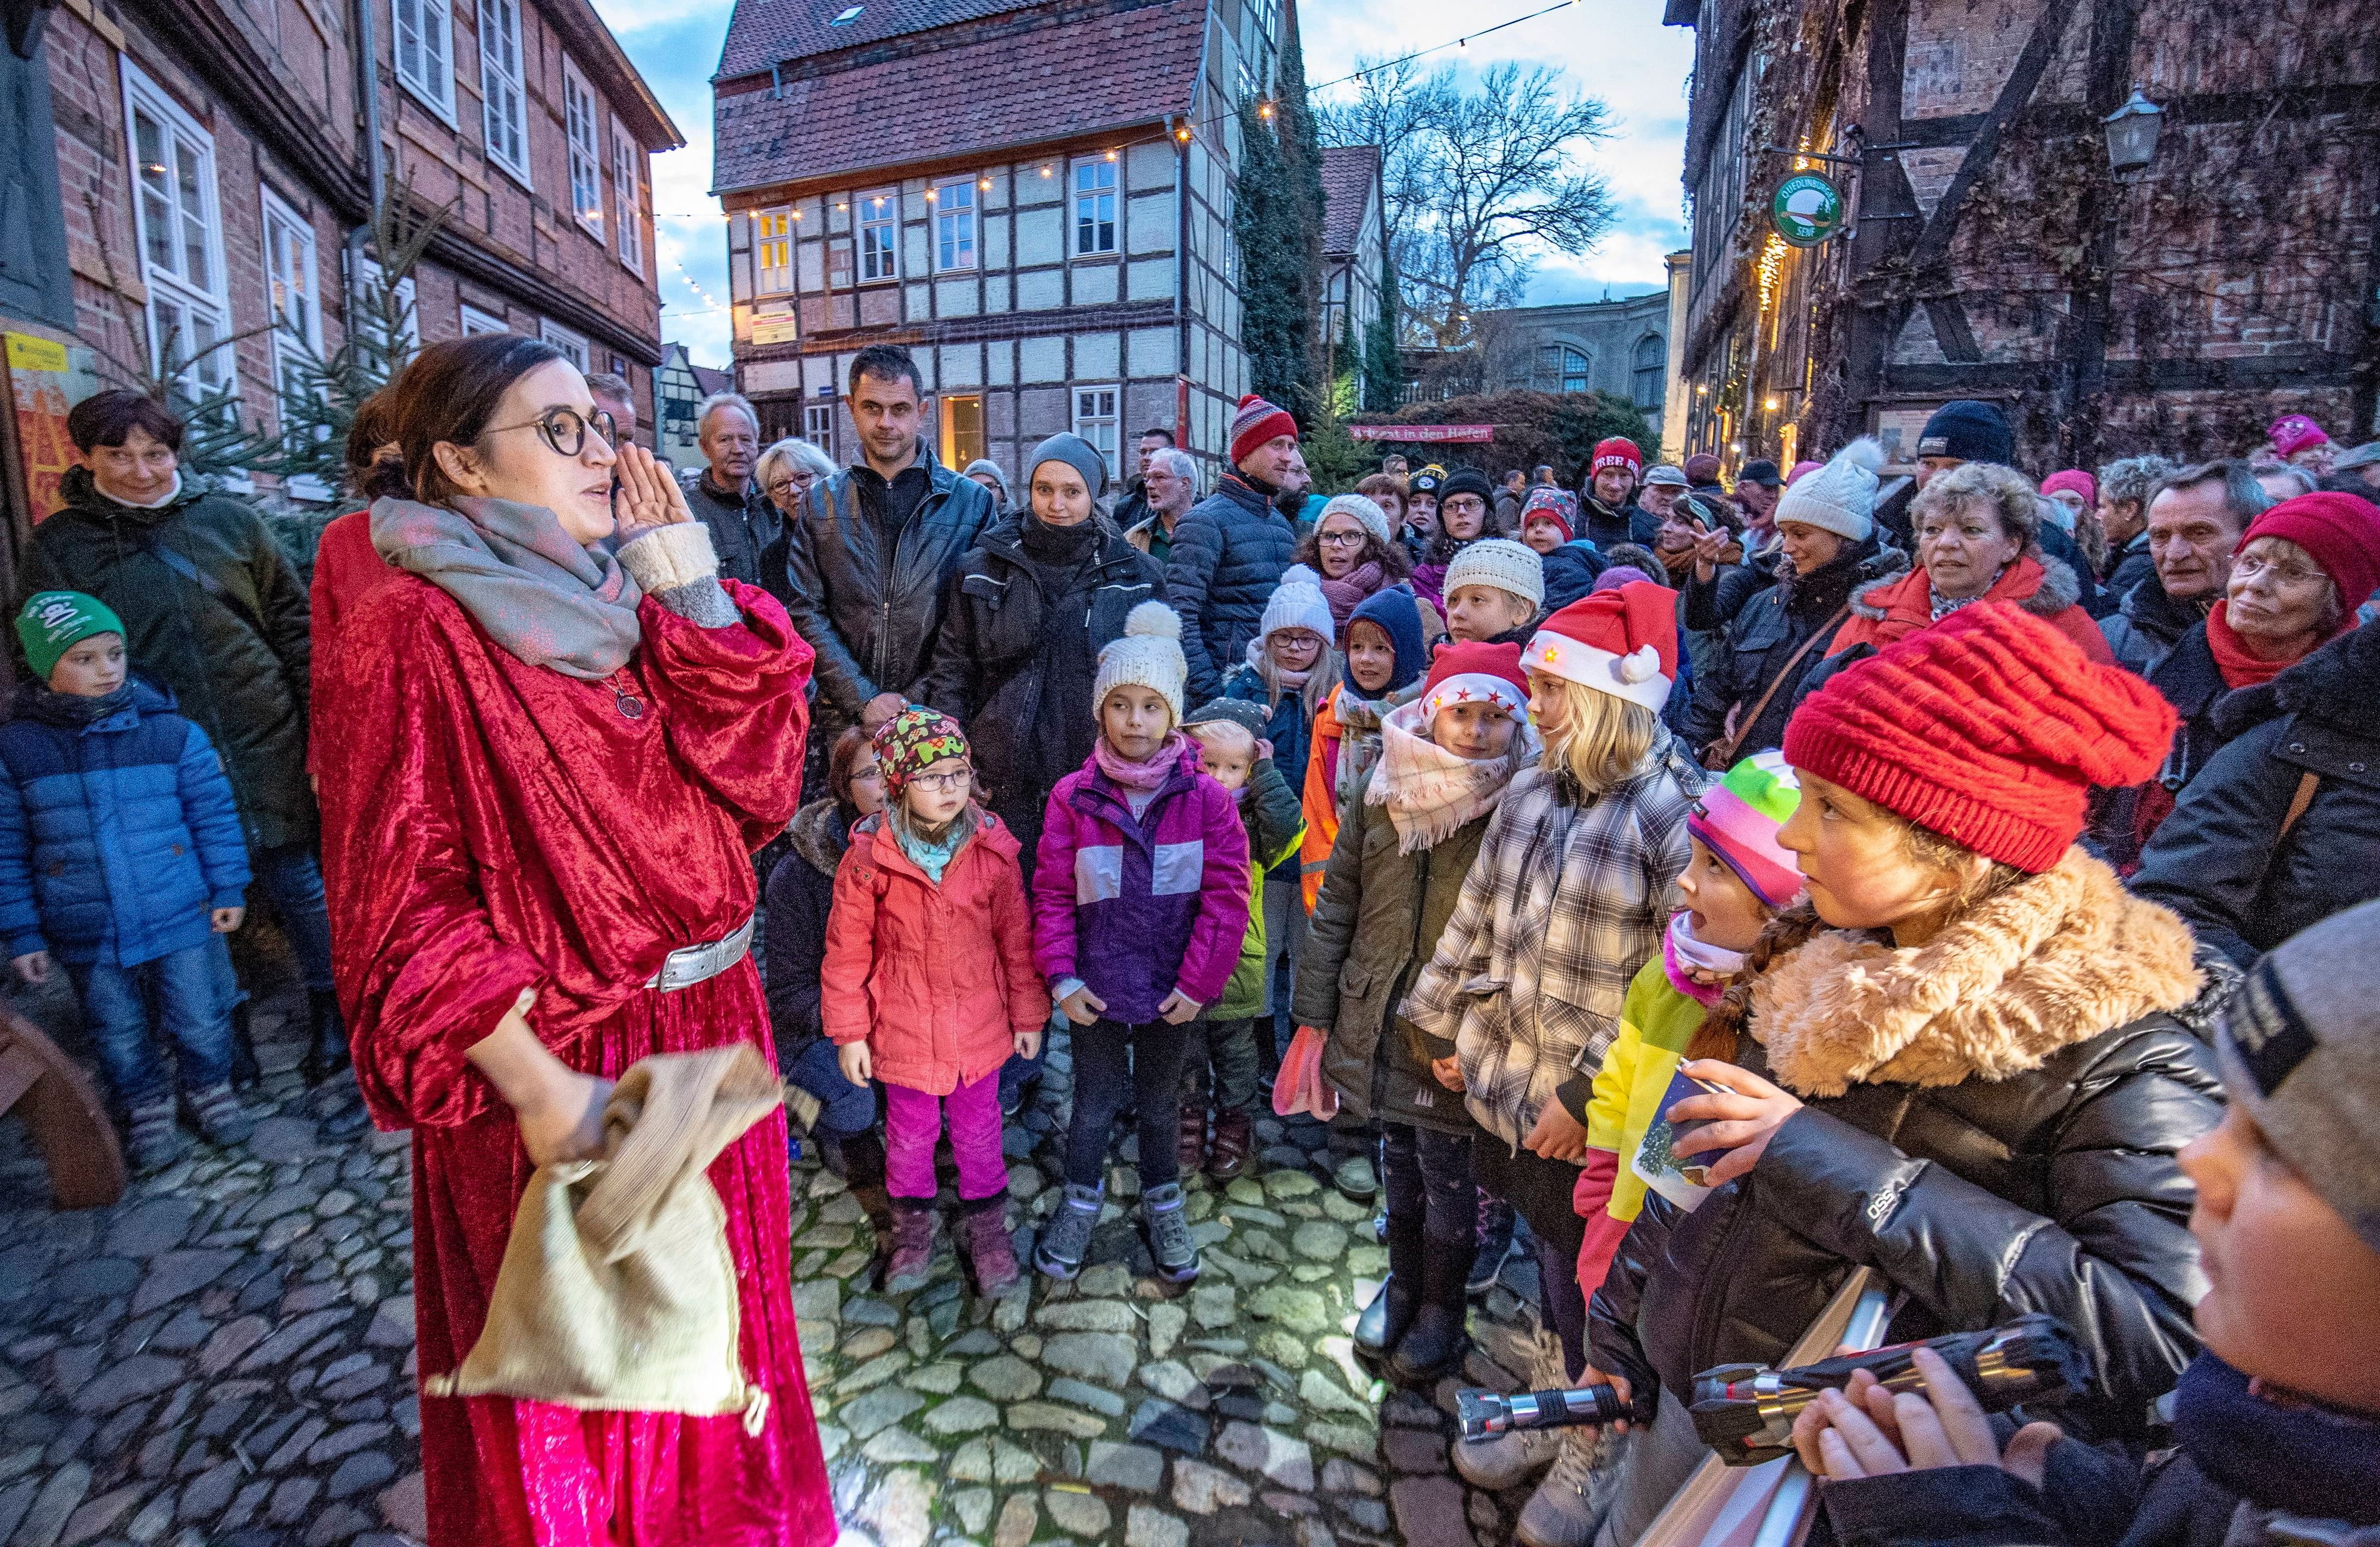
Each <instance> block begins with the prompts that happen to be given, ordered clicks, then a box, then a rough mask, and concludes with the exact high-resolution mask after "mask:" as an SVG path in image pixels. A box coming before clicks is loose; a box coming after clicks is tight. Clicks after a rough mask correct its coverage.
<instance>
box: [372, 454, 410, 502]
mask: <svg viewBox="0 0 2380 1547" xmlns="http://www.w3.org/2000/svg"><path fill="white" fill-rule="evenodd" d="M361 487H362V490H363V493H364V497H365V498H366V499H373V500H382V499H387V500H409V499H411V498H413V497H414V494H413V478H412V476H411V475H410V474H409V473H407V471H406V470H405V458H404V457H402V456H400V455H398V454H397V453H395V452H394V451H391V452H384V453H383V454H382V455H381V457H379V459H378V460H376V461H374V462H373V463H372V465H371V466H370V467H369V468H367V469H364V476H363V479H362V481H361Z"/></svg>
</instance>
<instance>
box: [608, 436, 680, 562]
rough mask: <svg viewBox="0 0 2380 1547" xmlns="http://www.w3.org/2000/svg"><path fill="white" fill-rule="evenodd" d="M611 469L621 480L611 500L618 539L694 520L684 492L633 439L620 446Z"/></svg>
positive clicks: (664, 469)
mask: <svg viewBox="0 0 2380 1547" xmlns="http://www.w3.org/2000/svg"><path fill="white" fill-rule="evenodd" d="M613 472H614V474H615V475H616V476H617V477H618V479H619V481H620V488H619V493H618V494H617V495H616V496H615V497H614V499H613V516H614V517H615V518H617V520H618V522H619V536H620V541H621V542H630V541H633V540H634V539H636V538H638V537H641V536H643V535H644V534H645V533H646V532H648V531H650V530H652V529H653V528H655V527H669V526H675V525H677V524H678V523H679V522H681V521H691V520H693V519H694V512H693V510H692V509H690V508H688V506H686V491H685V490H683V489H681V488H679V487H678V483H677V480H676V479H674V478H672V477H671V476H670V470H669V469H667V468H664V467H662V465H661V463H660V461H659V460H658V459H656V458H655V457H654V456H653V454H652V453H651V452H650V451H647V450H646V449H645V448H644V447H643V446H640V445H637V444H636V443H635V442H634V441H631V442H629V443H628V444H627V445H623V446H621V447H620V448H619V461H618V463H617V464H616V466H615V467H614V468H613Z"/></svg>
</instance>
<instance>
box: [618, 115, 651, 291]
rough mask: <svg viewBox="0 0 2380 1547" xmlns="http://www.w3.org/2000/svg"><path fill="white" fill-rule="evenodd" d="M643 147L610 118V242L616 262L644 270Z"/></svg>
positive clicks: (624, 128)
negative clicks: (617, 255)
mask: <svg viewBox="0 0 2380 1547" xmlns="http://www.w3.org/2000/svg"><path fill="white" fill-rule="evenodd" d="M644 167H645V148H644V147H643V146H642V145H640V144H638V143H637V140H636V137H635V136H633V135H631V134H630V133H629V132H628V126H627V125H625V124H624V123H622V122H620V120H619V119H618V118H616V117H615V118H613V120H612V218H613V220H614V221H616V222H617V223H618V229H617V230H615V231H613V234H612V238H613V240H612V245H613V247H615V248H617V249H618V250H619V252H620V262H623V263H625V264H626V265H627V266H628V268H629V269H630V270H632V271H633V272H635V273H637V274H642V273H644V272H645V177H644Z"/></svg>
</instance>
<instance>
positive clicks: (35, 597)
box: [17, 591, 124, 682]
mask: <svg viewBox="0 0 2380 1547" xmlns="http://www.w3.org/2000/svg"><path fill="white" fill-rule="evenodd" d="M123 632H124V620H123V619H122V618H120V617H117V616H116V615H115V614H114V613H112V612H110V611H109V610H108V607H107V603H104V602H102V601H101V600H100V599H99V598H98V597H96V596H85V595H84V594H83V593H82V592H81V591H36V592H34V593H33V594H32V595H31V596H29V597H27V598H26V599H25V610H24V611H23V612H21V613H18V615H17V637H18V639H20V640H24V641H25V660H26V662H27V663H28V664H30V665H31V666H32V668H33V675H34V676H38V677H40V678H41V679H42V681H43V682H47V681H48V680H49V679H50V673H51V672H52V671H53V670H55V668H56V666H57V664H58V658H59V657H60V656H62V655H64V654H65V653H66V652H67V651H69V650H72V649H73V648H74V647H75V646H76V645H78V644H80V643H81V642H82V641H83V640H87V639H90V638H91V636H92V635H93V634H121V633H123Z"/></svg>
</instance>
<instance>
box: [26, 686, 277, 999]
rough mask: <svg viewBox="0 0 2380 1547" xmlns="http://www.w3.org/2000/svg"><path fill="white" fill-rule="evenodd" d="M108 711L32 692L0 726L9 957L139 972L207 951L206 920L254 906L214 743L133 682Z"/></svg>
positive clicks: (166, 701)
mask: <svg viewBox="0 0 2380 1547" xmlns="http://www.w3.org/2000/svg"><path fill="white" fill-rule="evenodd" d="M118 697H120V698H121V700H122V701H121V702H120V703H119V702H115V701H113V700H115V699H116V698H118ZM109 699H110V701H108V702H106V703H104V704H101V703H98V702H95V701H94V700H90V699H76V698H69V697H67V696H66V695H63V694H59V693H53V692H51V691H50V690H49V689H48V688H39V687H35V688H26V689H24V690H22V691H21V692H20V693H19V695H18V706H19V709H18V716H17V718H15V719H13V720H11V721H9V722H8V723H7V724H6V725H0V770H5V772H6V781H5V784H0V935H4V936H5V937H6V941H7V953H8V955H9V956H12V957H14V956H26V955H28V954H30V953H31V952H34V951H42V950H47V951H51V952H53V953H55V955H56V956H58V957H59V959H60V960H62V961H67V962H71V963H74V964H76V965H77V966H80V965H83V964H85V963H91V962H100V963H105V964H106V965H109V966H112V967H135V966H138V965H139V964H140V963H141V962H144V961H152V960H154V959H156V958H157V957H159V956H169V955H171V954H172V953H174V952H176V951H187V950H188V949H190V948H191V947H192V946H194V945H203V944H206V943H207V942H208V941H209V940H211V939H212V938H213V935H214V929H213V926H212V923H211V922H210V920H209V918H208V915H209V913H210V911H211V910H212V909H214V908H218V907H240V906H241V905H242V903H243V901H244V900H245V896H246V891H247V887H248V882H249V870H248V846H247V844H246V842H245V841H244V840H243V839H242V837H241V835H240V830H239V810H238V808H237V806H236V805H234V804H233V802H232V794H231V786H230V785H229V784H228V783H227V782H225V778H224V773H223V761H222V760H221V759H219V758H217V757H216V756H215V749H214V748H213V747H212V745H211V744H210V743H209V742H208V740H207V735H206V732H204V731H202V730H200V728H199V727H198V726H196V725H192V724H190V722H189V721H188V720H185V719H183V718H182V717H181V716H180V715H179V714H176V713H174V700H172V699H170V698H168V697H167V696H166V695H164V693H161V692H159V691H158V690H157V689H156V688H152V687H150V686H149V685H148V684H147V683H145V682H142V681H140V679H139V678H137V677H136V678H133V679H131V680H129V681H128V682H127V683H126V685H125V687H124V688H123V689H122V690H121V692H120V694H111V695H110V696H109ZM93 709H98V710H99V713H96V714H94V713H91V711H92V710H93Z"/></svg>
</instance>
